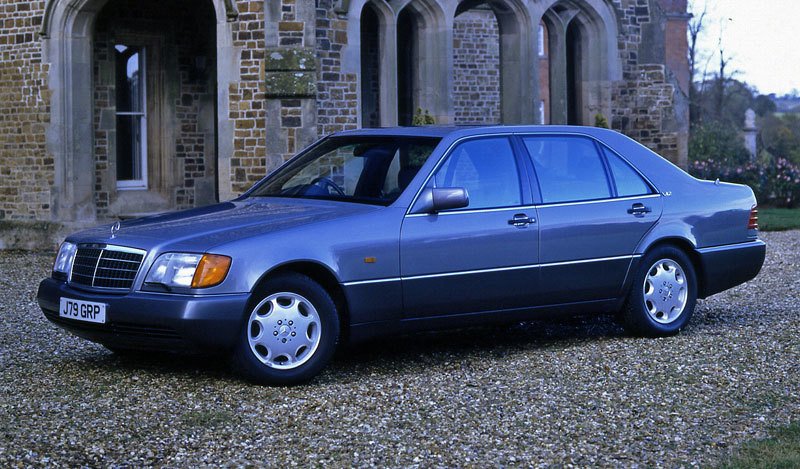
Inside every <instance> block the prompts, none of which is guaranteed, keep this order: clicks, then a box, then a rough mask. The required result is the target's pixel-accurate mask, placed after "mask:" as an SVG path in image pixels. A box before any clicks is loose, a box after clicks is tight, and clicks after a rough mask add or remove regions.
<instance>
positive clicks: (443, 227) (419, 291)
mask: <svg viewBox="0 0 800 469" xmlns="http://www.w3.org/2000/svg"><path fill="white" fill-rule="evenodd" d="M527 177H528V176H527V173H526V170H525V167H524V165H522V164H520V161H519V158H518V155H517V154H516V152H515V151H514V149H513V145H512V141H511V140H510V138H509V137H506V136H501V137H487V138H476V139H472V140H468V141H465V142H463V143H461V144H459V145H458V146H457V147H456V148H454V149H453V150H452V151H451V152H450V154H449V155H448V156H447V157H446V159H445V160H444V162H443V163H442V164H441V165H440V166H439V167H438V169H437V170H436V171H435V173H434V175H433V176H432V177H431V178H430V180H429V182H428V187H461V188H464V189H466V191H467V193H468V195H469V199H470V201H469V205H468V206H467V207H466V208H464V209H455V210H447V211H442V212H440V213H430V214H408V215H406V217H405V219H404V221H403V226H402V229H401V237H400V269H401V275H402V284H403V307H404V315H405V317H407V318H422V317H434V316H446V315H451V314H461V313H477V312H487V311H499V310H505V309H513V308H520V307H525V306H529V305H530V304H531V303H532V298H533V297H534V296H535V293H536V290H537V286H538V283H539V267H538V265H537V264H538V227H537V223H536V220H537V218H538V216H537V213H536V209H535V208H534V207H532V206H531V194H530V190H529V187H530V185H529V184H528V179H527ZM526 188H527V189H526Z"/></svg>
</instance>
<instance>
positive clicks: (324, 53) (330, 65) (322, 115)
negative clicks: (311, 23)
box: [316, 0, 359, 135]
mask: <svg viewBox="0 0 800 469" xmlns="http://www.w3.org/2000/svg"><path fill="white" fill-rule="evenodd" d="M333 3H334V2H333V0H319V1H318V2H317V38H316V39H317V40H316V49H317V63H318V66H317V131H318V133H319V134H320V135H327V134H330V133H332V132H338V131H341V130H346V129H354V128H356V127H357V125H358V112H359V111H358V109H359V108H358V77H357V76H356V75H355V74H354V73H343V72H342V49H343V48H344V46H346V45H347V20H346V18H345V17H344V16H342V15H340V14H338V13H337V12H336V11H335V10H334V8H333Z"/></svg>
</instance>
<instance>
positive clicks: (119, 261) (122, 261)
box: [70, 245, 144, 290]
mask: <svg viewBox="0 0 800 469" xmlns="http://www.w3.org/2000/svg"><path fill="white" fill-rule="evenodd" d="M142 259H144V251H140V250H138V249H131V248H125V247H121V246H110V245H79V246H78V252H77V253H76V254H75V263H74V264H73V266H72V275H71V276H70V283H72V284H77V285H85V286H87V287H93V288H109V289H114V290H130V288H131V287H132V286H133V279H134V278H135V277H136V273H137V272H138V271H139V266H140V265H141V264H142Z"/></svg>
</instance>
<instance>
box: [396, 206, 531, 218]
mask: <svg viewBox="0 0 800 469" xmlns="http://www.w3.org/2000/svg"><path fill="white" fill-rule="evenodd" d="M535 209H536V205H520V206H518V207H500V208H479V209H475V210H453V211H448V212H438V213H412V214H410V215H406V218H417V217H428V216H431V215H466V214H470V213H492V212H514V211H519V210H535Z"/></svg>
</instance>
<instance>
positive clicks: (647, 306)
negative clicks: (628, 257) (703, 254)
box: [623, 246, 697, 337]
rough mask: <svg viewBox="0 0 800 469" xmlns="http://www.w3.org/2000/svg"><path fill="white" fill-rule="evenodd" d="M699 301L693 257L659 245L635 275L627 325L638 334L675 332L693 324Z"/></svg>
mask: <svg viewBox="0 0 800 469" xmlns="http://www.w3.org/2000/svg"><path fill="white" fill-rule="evenodd" d="M696 302H697V276H696V274H695V271H694V266H693V265H692V262H691V261H690V260H689V257H688V256H687V255H686V254H685V253H684V252H683V251H681V250H680V249H678V248H675V247H672V246H663V247H660V248H656V249H654V250H653V251H651V252H649V253H647V255H645V256H644V257H643V258H642V262H641V264H640V265H639V268H638V270H637V272H636V274H635V276H634V279H633V285H632V286H631V291H630V294H629V295H628V301H627V303H626V305H625V309H624V311H623V319H624V324H625V327H626V329H628V331H629V332H631V333H634V334H636V335H645V336H651V337H659V336H668V335H674V334H677V333H678V332H680V331H681V330H682V329H683V328H684V327H685V326H686V324H688V323H689V319H691V317H692V313H693V312H694V307H695V303H696Z"/></svg>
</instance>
